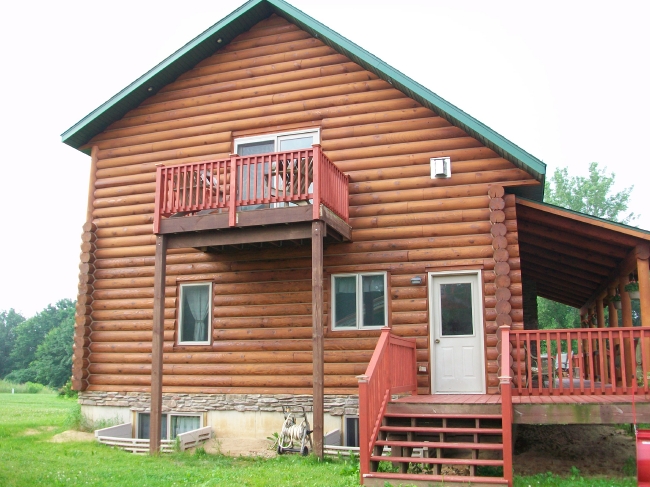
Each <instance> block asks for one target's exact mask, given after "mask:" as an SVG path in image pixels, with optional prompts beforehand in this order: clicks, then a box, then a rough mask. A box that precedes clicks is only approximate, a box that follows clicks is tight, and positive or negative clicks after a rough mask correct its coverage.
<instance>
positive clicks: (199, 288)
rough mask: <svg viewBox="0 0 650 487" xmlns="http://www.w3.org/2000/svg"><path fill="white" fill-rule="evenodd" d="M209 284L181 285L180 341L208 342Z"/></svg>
mask: <svg viewBox="0 0 650 487" xmlns="http://www.w3.org/2000/svg"><path fill="white" fill-rule="evenodd" d="M210 288H211V286H210V284H199V285H197V284H194V285H185V286H181V306H182V308H181V324H180V327H179V328H180V340H179V341H180V342H208V341H209V334H208V330H209V329H210V328H211V326H210V315H211V313H210V306H211V304H212V300H211V299H210Z"/></svg>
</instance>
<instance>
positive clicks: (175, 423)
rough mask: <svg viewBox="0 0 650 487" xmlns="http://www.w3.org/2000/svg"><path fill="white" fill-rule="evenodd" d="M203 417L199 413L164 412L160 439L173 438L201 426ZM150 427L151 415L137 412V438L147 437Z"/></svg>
mask: <svg viewBox="0 0 650 487" xmlns="http://www.w3.org/2000/svg"><path fill="white" fill-rule="evenodd" d="M202 423H203V418H202V416H201V415H199V414H184V413H166V414H163V415H162V418H161V421H160V439H161V440H173V439H175V438H176V437H177V436H178V435H180V434H181V433H187V432H188V431H193V430H197V429H199V428H202V427H203V424H202ZM150 428H151V415H150V414H149V413H138V424H137V428H136V430H137V435H138V438H142V439H147V440H148V439H149V432H150Z"/></svg>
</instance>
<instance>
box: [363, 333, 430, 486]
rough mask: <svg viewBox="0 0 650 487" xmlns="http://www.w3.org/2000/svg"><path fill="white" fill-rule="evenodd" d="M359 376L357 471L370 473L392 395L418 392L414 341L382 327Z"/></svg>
mask: <svg viewBox="0 0 650 487" xmlns="http://www.w3.org/2000/svg"><path fill="white" fill-rule="evenodd" d="M358 379H359V461H360V474H361V480H362V481H363V475H364V474H366V473H369V472H370V456H371V455H372V451H373V448H374V446H375V442H376V441H377V434H378V433H379V427H380V426H381V421H382V418H383V416H384V413H385V411H386V406H387V405H388V403H389V402H390V400H391V397H392V395H393V394H403V393H406V392H410V393H411V394H413V395H415V394H417V393H418V386H417V358H416V347H415V340H413V339H408V338H400V337H398V336H395V335H393V334H392V333H391V332H390V328H382V330H381V336H380V337H379V342H377V347H375V352H374V353H373V354H372V358H371V359H370V363H369V364H368V368H367V369H366V373H365V374H364V375H362V376H359V377H358Z"/></svg>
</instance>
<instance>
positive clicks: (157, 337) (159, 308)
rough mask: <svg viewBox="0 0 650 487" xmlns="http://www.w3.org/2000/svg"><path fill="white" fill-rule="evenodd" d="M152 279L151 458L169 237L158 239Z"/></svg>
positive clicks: (156, 438) (158, 414)
mask: <svg viewBox="0 0 650 487" xmlns="http://www.w3.org/2000/svg"><path fill="white" fill-rule="evenodd" d="M154 263H155V267H154V278H153V336H152V339H151V415H150V417H149V419H150V421H149V454H150V455H157V454H158V452H159V451H160V423H161V418H162V365H163V364H162V362H163V343H164V341H165V336H164V332H165V274H166V265H167V237H165V236H164V235H156V255H155V258H154Z"/></svg>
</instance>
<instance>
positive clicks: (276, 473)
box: [0, 394, 636, 487]
mask: <svg viewBox="0 0 650 487" xmlns="http://www.w3.org/2000/svg"><path fill="white" fill-rule="evenodd" d="M75 410H76V400H75V399H61V398H58V397H56V396H54V395H48V394H15V395H12V394H0V486H2V487H30V486H67V487H70V486H117V487H129V486H134V487H146V486H160V485H164V486H165V487H172V486H205V487H208V486H210V487H213V486H247V487H258V486H287V487H293V486H314V487H321V486H322V487H339V486H340V487H349V486H357V485H358V470H357V469H356V466H355V465H354V464H352V463H351V462H345V461H340V460H328V461H325V462H322V463H319V462H317V461H316V460H315V459H314V458H313V457H308V458H303V457H300V456H298V455H285V456H281V457H277V458H273V459H252V458H229V457H225V456H221V455H205V454H190V453H177V454H173V455H165V456H161V457H157V458H153V457H148V456H138V455H133V454H131V453H126V452H122V451H119V450H114V449H111V448H109V447H106V446H104V445H100V444H98V443H95V442H92V443H91V442H75V443H50V442H49V441H48V440H50V439H51V438H52V436H54V435H55V434H57V433H60V432H62V431H64V430H65V429H66V421H69V418H71V417H74V412H75ZM634 485H636V480H635V479H632V478H627V479H602V478H601V479H594V478H588V479H581V478H580V476H579V475H577V474H576V475H574V476H573V478H559V477H555V476H552V475H538V476H533V477H518V478H516V479H515V487H527V486H531V487H536V486H558V487H568V486H579V487H587V486H593V487H619V486H620V487H627V486H630V487H631V486H634Z"/></svg>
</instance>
